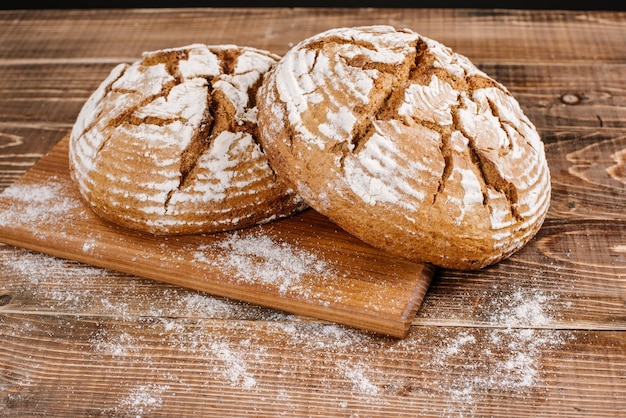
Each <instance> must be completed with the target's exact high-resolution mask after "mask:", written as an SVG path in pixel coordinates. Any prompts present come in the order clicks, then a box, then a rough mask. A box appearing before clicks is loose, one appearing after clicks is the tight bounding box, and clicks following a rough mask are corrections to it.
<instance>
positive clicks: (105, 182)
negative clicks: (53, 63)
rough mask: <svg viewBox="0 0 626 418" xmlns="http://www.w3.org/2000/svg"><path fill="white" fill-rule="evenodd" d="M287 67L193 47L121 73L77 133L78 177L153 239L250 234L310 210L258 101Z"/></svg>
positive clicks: (95, 201)
mask: <svg viewBox="0 0 626 418" xmlns="http://www.w3.org/2000/svg"><path fill="white" fill-rule="evenodd" d="M278 58H279V57H278V56H276V55H274V54H271V53H269V52H267V51H261V50H257V49H254V48H249V47H240V46H236V45H218V46H207V45H202V44H193V45H188V46H184V47H180V48H173V49H167V50H159V51H152V52H146V53H144V54H143V57H142V58H141V59H140V60H138V61H136V62H134V63H132V64H120V65H118V66H117V67H115V68H114V69H113V71H112V72H111V73H110V75H109V76H108V77H107V78H106V80H104V81H103V82H102V84H101V85H100V86H99V87H98V88H97V90H96V91H95V92H94V93H93V94H92V95H91V97H90V98H89V99H88V100H87V102H86V103H85V104H84V106H83V108H82V110H81V111H80V114H79V115H78V118H77V120H76V122H75V124H74V126H73V129H72V131H71V134H70V144H69V161H70V172H71V175H72V178H73V180H74V181H75V183H76V184H77V185H78V188H79V190H80V192H81V194H82V196H83V197H84V199H85V201H86V202H87V203H89V205H90V206H91V208H92V209H93V210H94V211H95V212H96V213H97V214H98V215H100V216H101V217H103V218H105V219H108V220H109V221H111V222H113V223H115V224H118V225H121V226H124V227H128V228H133V229H137V230H140V231H144V232H149V233H152V234H197V233H205V232H217V231H225V230H230V229H235V228H243V227H246V226H250V225H254V224H258V223H264V222H268V221H271V220H273V219H279V218H282V217H285V216H289V215H291V214H293V213H296V212H298V211H300V210H302V209H303V208H305V207H306V205H305V204H304V202H303V200H302V199H301V198H300V197H299V196H298V195H297V194H296V193H295V192H294V190H293V189H292V188H290V187H289V186H288V185H287V184H286V183H284V182H283V181H281V180H280V178H278V177H277V176H276V174H275V173H274V171H273V169H272V167H271V166H270V164H269V161H268V159H267V156H266V155H265V153H264V152H263V150H262V148H261V147H260V146H259V144H258V142H257V139H258V127H257V108H256V103H255V99H256V96H255V94H256V90H257V89H258V86H259V85H260V83H261V80H262V78H263V75H264V74H265V73H266V72H267V71H268V70H269V69H270V68H271V67H272V66H273V65H274V64H275V63H276V61H277V60H278Z"/></svg>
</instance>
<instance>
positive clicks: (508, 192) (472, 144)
mask: <svg viewBox="0 0 626 418" xmlns="http://www.w3.org/2000/svg"><path fill="white" fill-rule="evenodd" d="M415 50H416V54H415V58H414V60H413V62H412V65H411V67H410V70H409V73H408V75H407V77H406V79H404V80H402V78H400V82H399V83H398V84H397V85H395V86H393V87H392V88H390V89H389V91H388V92H387V94H386V97H385V99H384V100H383V101H382V102H381V103H380V105H379V106H378V107H377V108H375V109H374V110H373V111H372V112H371V113H370V114H363V115H362V117H361V119H360V120H361V121H362V123H360V124H357V126H356V128H355V129H354V131H353V135H352V138H351V141H350V144H349V145H348V144H346V143H339V144H336V145H335V146H334V147H333V148H332V152H334V153H338V154H340V158H339V161H340V164H342V165H343V161H344V159H345V158H346V156H347V155H348V154H349V153H353V154H358V153H359V152H360V151H361V149H362V148H363V146H364V144H365V143H366V142H367V140H368V139H369V138H370V137H371V136H372V135H373V134H374V132H375V126H374V123H375V122H376V121H384V120H391V119H395V120H398V121H403V123H404V124H410V123H417V124H420V125H422V126H424V127H426V128H428V129H430V130H433V131H435V132H437V133H438V134H439V135H440V138H441V139H440V145H439V149H440V152H441V155H442V157H443V161H444V168H443V170H442V173H441V177H440V179H439V185H438V187H437V191H436V193H435V195H434V196H433V198H432V204H434V203H435V202H436V200H437V197H438V195H440V194H441V193H443V191H444V190H445V187H446V183H447V181H448V180H449V178H450V176H451V175H452V172H453V171H454V158H453V153H454V152H455V151H454V150H453V149H452V147H451V145H450V136H451V134H452V133H453V132H454V131H459V132H461V133H462V134H463V136H464V137H465V138H467V140H468V148H469V150H468V151H469V155H470V161H471V162H472V163H473V164H474V165H475V167H476V168H477V170H478V172H479V173H480V178H481V180H482V189H483V190H482V194H483V204H484V205H489V195H488V193H487V189H488V188H491V189H492V190H495V191H497V192H499V193H502V194H503V195H504V196H505V197H506V199H507V200H508V202H509V208H510V211H511V215H512V216H513V217H514V218H515V219H516V220H518V221H519V220H521V219H522V216H521V215H520V214H519V211H518V209H517V203H518V190H517V187H516V186H515V184H513V183H512V182H510V181H507V180H505V179H504V178H503V177H502V176H501V175H500V173H499V171H498V169H497V166H496V164H495V163H494V162H493V161H491V160H490V159H489V158H488V157H487V155H485V153H484V152H483V151H482V150H481V149H480V148H479V147H478V146H477V145H476V141H475V138H473V137H472V135H470V134H469V133H467V132H466V131H465V130H464V129H463V128H462V126H463V125H462V123H461V121H460V117H459V114H458V110H459V109H460V108H462V107H463V104H462V100H461V94H462V92H464V93H466V94H467V97H468V98H471V97H472V94H473V92H474V91H476V90H479V89H483V88H491V87H493V88H498V89H501V87H500V86H499V84H498V83H497V82H496V81H495V80H492V79H490V78H488V77H484V76H480V75H468V74H464V75H463V76H461V77H451V75H450V74H449V73H448V72H447V71H446V70H445V69H444V68H442V67H440V66H435V65H434V63H435V61H436V57H435V56H434V54H433V53H432V52H430V51H429V48H428V45H427V44H426V42H425V41H424V40H422V39H420V40H418V42H417V44H416V47H415ZM346 62H347V63H348V64H350V65H353V66H356V67H359V68H368V69H372V68H376V69H378V70H379V71H382V72H385V71H386V72H392V71H395V68H392V67H388V66H387V68H385V67H386V66H382V67H381V66H379V65H377V64H378V63H371V62H366V61H365V58H364V57H363V56H362V55H357V56H356V57H354V58H353V59H352V60H350V61H348V60H346ZM392 73H393V72H392ZM433 75H434V76H435V77H437V78H439V79H440V80H445V82H447V83H448V84H450V85H451V87H452V88H453V89H455V90H457V91H459V95H458V99H457V105H454V106H451V107H450V113H451V116H452V120H453V123H452V125H450V126H443V125H441V124H438V123H435V122H431V121H426V120H423V119H420V118H417V117H412V118H411V120H410V121H406V119H405V118H403V117H401V116H400V115H399V111H398V109H399V107H400V106H401V105H402V104H403V102H404V96H405V94H406V90H407V89H408V88H409V87H410V86H411V84H420V85H428V84H429V83H430V80H431V78H432V76H433ZM507 94H508V93H507ZM487 101H488V104H489V108H490V110H491V113H492V115H493V116H495V117H496V118H497V119H498V121H499V122H500V125H501V127H502V129H503V131H504V132H508V130H507V129H505V125H506V126H508V127H510V128H511V129H513V130H515V131H516V132H517V133H518V134H519V135H520V136H521V137H523V134H522V132H520V131H519V129H517V128H516V127H515V126H514V125H513V124H511V123H510V122H507V121H503V120H502V119H501V118H500V117H499V114H498V108H497V105H496V104H495V103H494V102H493V101H492V100H491V99H487ZM507 135H508V133H507ZM512 142H513V141H511V140H509V144H508V150H506V151H501V152H500V156H502V155H504V154H506V152H508V151H510V149H511V147H512Z"/></svg>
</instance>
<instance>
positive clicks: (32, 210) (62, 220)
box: [0, 176, 81, 227]
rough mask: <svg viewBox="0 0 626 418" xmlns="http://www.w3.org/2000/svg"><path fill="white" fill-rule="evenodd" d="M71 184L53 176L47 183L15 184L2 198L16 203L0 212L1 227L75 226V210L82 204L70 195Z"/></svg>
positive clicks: (3, 193) (4, 192)
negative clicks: (24, 225)
mask: <svg viewBox="0 0 626 418" xmlns="http://www.w3.org/2000/svg"><path fill="white" fill-rule="evenodd" d="M69 187H71V185H70V184H68V183H66V182H64V181H62V180H60V179H59V178H57V177H55V176H51V177H50V178H49V179H47V181H46V182H45V183H37V184H28V185H21V184H14V185H12V186H10V187H8V188H7V189H5V190H4V191H3V192H2V194H1V196H2V197H4V198H8V199H12V201H13V204H12V205H11V206H10V207H9V208H8V209H7V210H5V211H2V212H0V226H2V227H10V226H12V225H22V224H27V225H32V226H44V225H49V224H52V223H55V224H56V225H58V226H62V225H67V226H71V220H70V219H68V217H71V216H72V211H74V210H76V209H77V208H79V207H80V206H81V202H80V201H79V200H77V199H75V198H73V197H70V196H69V195H70V193H69Z"/></svg>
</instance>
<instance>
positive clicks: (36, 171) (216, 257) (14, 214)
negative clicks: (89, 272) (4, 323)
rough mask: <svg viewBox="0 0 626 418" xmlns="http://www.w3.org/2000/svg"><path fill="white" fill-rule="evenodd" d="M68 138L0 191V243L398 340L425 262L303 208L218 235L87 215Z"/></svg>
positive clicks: (423, 281)
mask: <svg viewBox="0 0 626 418" xmlns="http://www.w3.org/2000/svg"><path fill="white" fill-rule="evenodd" d="M68 143H69V136H67V137H65V138H64V139H63V140H62V141H61V142H60V143H59V144H58V145H56V146H55V147H54V148H53V149H52V151H51V152H50V153H49V154H47V155H46V156H45V157H44V158H42V159H41V160H39V161H38V162H37V164H35V166H33V168H31V169H30V170H29V171H28V172H27V173H26V175H25V176H24V177H23V178H22V179H20V180H19V181H18V182H16V183H14V184H13V185H12V186H11V187H9V188H8V189H6V190H5V191H4V192H3V193H2V194H1V195H0V241H1V242H4V243H8V244H13V245H18V246H22V247H25V248H29V249H33V250H37V251H41V252H45V253H48V254H51V255H55V256H58V257H62V258H68V259H71V260H76V261H81V262H84V263H88V264H92V265H94V266H99V267H106V268H110V269H115V270H120V271H123V272H126V273H130V274H135V275H138V276H141V277H147V278H150V279H154V280H158V281H163V282H166V283H171V284H176V285H179V286H183V287H187V288H191V289H195V290H202V291H206V292H209V293H213V294H216V295H220V296H226V297H230V298H234V299H238V300H243V301H246V302H251V303H257V304H259V305H263V306H269V307H273V308H277V309H283V310H286V311H289V312H294V313H298V314H302V315H309V316H313V317H316V318H322V319H326V320H330V321H336V322H339V323H342V324H347V325H352V326H354V327H357V328H362V329H366V330H371V331H376V332H381V333H385V334H388V335H392V336H395V337H404V336H405V335H406V333H407V332H408V330H409V326H410V324H411V321H412V319H413V317H414V316H415V312H416V311H417V309H418V308H419V305H420V304H421V301H422V299H423V297H424V294H425V293H426V290H427V288H428V285H429V283H430V280H431V278H432V275H433V273H434V268H433V267H432V266H430V265H427V264H423V263H413V262H409V261H407V260H405V259H402V258H400V257H397V256H392V255H390V254H388V253H386V252H384V251H382V250H378V249H375V248H373V247H371V246H369V245H367V244H365V243H363V242H362V241H359V240H357V239H356V238H354V237H353V236H351V235H349V234H348V233H346V232H345V231H343V230H341V229H339V228H338V227H337V226H336V225H335V224H333V223H332V222H330V221H329V220H328V219H327V218H325V217H323V216H321V215H320V214H318V213H317V212H315V211H313V210H312V209H308V210H306V211H304V212H302V213H300V214H298V215H296V216H293V217H290V218H287V219H284V220H280V221H276V222H271V223H269V224H266V225H261V226H258V227H253V228H246V229H242V230H238V231H233V232H229V233H224V234H206V235H188V236H153V235H149V234H144V233H139V232H134V231H131V230H128V229H125V228H121V227H117V226H115V225H112V224H109V223H107V222H105V221H103V220H102V219H101V218H99V217H97V216H96V215H95V214H94V213H93V212H92V211H91V210H90V209H89V208H88V207H87V205H86V204H85V202H84V201H83V200H82V199H81V198H80V195H79V194H78V190H77V189H76V187H75V185H74V183H73V182H72V180H71V179H70V177H69V166H68Z"/></svg>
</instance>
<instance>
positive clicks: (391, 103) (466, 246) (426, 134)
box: [257, 26, 550, 269]
mask: <svg viewBox="0 0 626 418" xmlns="http://www.w3.org/2000/svg"><path fill="white" fill-rule="evenodd" d="M257 106H258V109H259V126H260V128H261V131H260V132H261V135H260V140H261V144H262V146H263V147H264V150H265V151H266V153H267V155H268V156H269V158H270V160H271V162H272V165H273V167H274V168H275V170H276V171H277V172H278V173H279V174H280V175H281V176H282V177H283V178H285V179H289V181H290V182H291V183H292V187H294V188H295V189H296V191H297V192H298V193H299V194H300V195H301V196H302V197H303V198H304V200H305V201H306V202H307V203H308V204H309V205H310V206H312V207H313V208H314V209H316V210H318V211H319V212H321V213H323V214H325V215H326V216H328V217H330V218H331V219H332V220H334V221H335V222H336V223H337V224H338V225H339V226H341V227H343V228H344V229H346V230H347V231H348V232H350V233H352V234H354V235H356V236H358V237H359V238H361V239H363V240H364V241H366V242H368V243H370V244H371V245H374V246H376V247H379V248H384V249H386V250H389V251H391V252H393V253H395V254H398V255H401V256H404V257H407V258H410V259H413V260H418V261H426V262H429V263H433V264H436V265H439V266H443V267H448V268H455V269H477V268H481V267H484V266H486V265H489V264H492V263H495V262H497V261H499V260H502V259H503V258H505V257H507V256H509V255H511V254H512V253H514V252H515V251H517V250H519V249H520V248H521V247H522V246H523V245H525V244H526V243H527V242H528V241H529V240H530V239H531V238H532V237H533V236H534V235H535V234H536V232H537V230H538V229H539V227H540V226H541V224H542V222H543V220H544V218H545V215H546V212H547V209H548V205H549V200H550V175H549V171H548V166H547V163H546V160H545V155H544V150H543V144H542V142H541V140H540V138H539V135H538V134H537V131H536V129H535V128H534V126H533V125H532V123H531V122H530V121H529V120H528V118H527V117H526V116H525V115H524V113H523V112H522V110H521V108H520V106H519V104H518V103H517V101H516V100H515V99H514V98H513V97H512V96H511V94H510V93H509V92H508V91H507V90H506V88H505V87H504V86H502V85H501V84H499V83H498V82H496V81H495V80H493V79H492V78H490V77H489V76H487V75H486V74H484V73H483V72H482V71H480V70H478V68H476V67H475V66H474V65H473V64H472V63H471V62H470V61H469V60H468V59H467V58H465V57H463V56H461V55H458V54H456V53H454V52H453V51H451V50H450V49H449V48H446V47H445V46H443V45H441V44H440V43H438V42H436V41H433V40H431V39H428V38H426V37H423V36H421V35H419V34H417V33H415V32H412V31H410V30H396V29H394V28H391V27H388V26H372V27H358V28H337V29H334V30H330V31H327V32H324V33H321V34H318V35H316V36H313V37H311V38H310V39H307V40H304V41H303V42H301V43H300V44H298V45H296V46H295V47H294V48H292V49H291V50H290V51H289V52H288V53H287V54H286V55H285V56H284V57H283V58H282V59H281V60H280V61H279V63H278V64H277V65H276V66H274V68H273V69H272V70H271V71H270V72H269V73H268V74H267V76H266V79H265V82H264V83H263V85H262V87H261V88H260V90H259V92H258V95H257Z"/></svg>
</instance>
